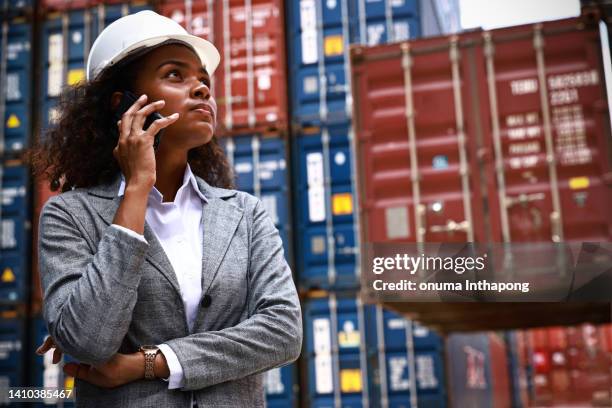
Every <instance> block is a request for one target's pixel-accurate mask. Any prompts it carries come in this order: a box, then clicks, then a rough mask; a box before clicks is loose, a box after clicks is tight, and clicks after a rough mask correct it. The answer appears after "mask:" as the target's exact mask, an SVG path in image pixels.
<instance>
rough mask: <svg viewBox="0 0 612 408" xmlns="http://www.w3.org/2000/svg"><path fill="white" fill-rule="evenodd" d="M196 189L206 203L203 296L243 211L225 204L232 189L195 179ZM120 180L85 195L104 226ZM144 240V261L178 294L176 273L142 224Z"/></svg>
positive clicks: (114, 204)
mask: <svg viewBox="0 0 612 408" xmlns="http://www.w3.org/2000/svg"><path fill="white" fill-rule="evenodd" d="M196 180H197V183H198V188H199V189H200V191H201V192H202V194H204V195H205V196H206V199H207V202H206V203H204V205H203V206H202V223H203V230H204V231H203V249H202V293H203V294H205V293H206V292H207V291H208V289H209V288H210V285H211V284H212V282H213V280H214V279H215V277H216V276H217V272H218V269H219V265H220V264H221V260H222V259H223V256H224V255H225V252H226V251H227V248H228V246H229V244H230V242H231V240H232V237H233V236H234V234H235V232H236V228H237V227H238V224H239V223H240V220H241V219H242V216H243V210H242V209H241V208H238V207H236V206H235V205H233V204H230V203H228V202H227V201H225V200H224V199H225V198H229V197H232V196H234V195H236V191H234V190H226V189H221V188H216V187H212V186H210V185H209V184H208V183H206V182H205V181H204V180H202V179H201V178H200V177H197V176H196ZM120 184H121V177H117V179H116V180H115V181H113V182H112V183H110V184H106V185H101V186H96V187H92V188H90V189H89V194H90V195H91V196H93V197H95V199H94V198H92V201H96V203H95V205H94V206H95V208H96V211H97V212H98V214H99V215H100V216H101V217H102V219H103V220H104V222H105V223H106V224H107V225H111V224H112V222H113V218H114V217H115V213H116V212H117V208H119V204H120V203H121V199H122V198H121V197H118V196H117V193H118V191H119V186H120ZM144 237H145V239H146V240H147V242H148V243H149V249H148V251H147V255H146V260H147V261H148V262H149V263H150V264H151V265H153V266H154V267H155V268H156V269H157V270H159V272H160V273H161V274H162V275H164V276H165V277H166V279H168V281H169V282H170V284H171V285H172V287H173V288H174V289H175V290H176V291H177V293H178V294H179V295H180V293H181V290H180V286H179V284H178V280H177V278H176V274H175V272H174V269H173V268H172V265H171V264H170V261H169V260H168V257H167V256H166V253H165V252H164V250H163V248H162V246H161V244H160V243H159V241H158V240H157V237H156V236H155V234H154V233H153V231H152V230H151V228H150V227H149V225H148V224H147V223H146V222H145V230H144Z"/></svg>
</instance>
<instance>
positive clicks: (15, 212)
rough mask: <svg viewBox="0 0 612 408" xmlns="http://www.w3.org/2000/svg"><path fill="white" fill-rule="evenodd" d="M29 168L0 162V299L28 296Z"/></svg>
mask: <svg viewBox="0 0 612 408" xmlns="http://www.w3.org/2000/svg"><path fill="white" fill-rule="evenodd" d="M28 183H29V172H28V168H27V167H26V166H23V165H21V164H18V163H16V162H0V203H1V204H2V205H1V206H0V302H11V303H25V302H27V300H28V292H27V289H28V280H29V276H28V275H29V273H28V272H29V267H30V265H29V262H30V242H31V238H30V232H31V224H30V209H29V205H30V201H29V200H30V194H29V184H28Z"/></svg>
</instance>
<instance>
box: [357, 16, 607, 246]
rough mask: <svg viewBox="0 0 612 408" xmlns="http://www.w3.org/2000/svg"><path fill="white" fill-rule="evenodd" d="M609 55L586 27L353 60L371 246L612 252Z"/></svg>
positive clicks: (445, 41) (513, 32) (476, 36)
mask: <svg viewBox="0 0 612 408" xmlns="http://www.w3.org/2000/svg"><path fill="white" fill-rule="evenodd" d="M600 53H601V49H600V41H599V32H598V28H597V26H588V25H585V24H584V23H583V22H582V21H580V20H579V19H569V20H560V21H556V22H550V23H544V24H536V25H528V26H519V27H512V28H507V29H500V30H494V31H491V32H482V33H479V32H476V33H468V34H463V35H460V36H459V37H447V38H437V39H431V40H417V41H412V42H410V43H407V42H406V43H401V44H398V45H389V46H380V47H375V48H371V49H364V48H356V49H355V50H354V51H353V54H352V56H353V85H354V96H355V102H356V103H355V106H356V107H357V109H358V110H357V112H356V117H357V126H356V128H357V129H358V134H357V138H356V142H357V150H358V158H357V162H358V168H359V170H360V174H359V180H360V183H361V185H360V206H361V207H362V208H363V217H362V224H361V227H362V229H361V231H362V239H363V242H389V241H395V242H451V241H457V242H465V241H480V242H486V241H492V242H509V241H513V242H517V241H523V242H533V241H544V242H546V241H548V242H559V241H606V242H607V241H610V239H611V238H612V213H610V211H608V208H609V207H610V204H611V203H612V190H611V189H610V174H611V173H610V156H609V152H610V139H609V138H610V125H609V116H608V115H609V113H608V105H607V103H606V97H605V88H604V85H603V84H604V76H603V70H604V68H603V66H602V61H601V56H600ZM607 69H609V67H608V68H607ZM485 209H486V210H485Z"/></svg>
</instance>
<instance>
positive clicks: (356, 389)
mask: <svg viewBox="0 0 612 408" xmlns="http://www.w3.org/2000/svg"><path fill="white" fill-rule="evenodd" d="M303 314H304V336H305V337H304V342H305V352H304V354H303V356H302V358H303V359H304V360H305V364H304V365H305V366H306V373H307V375H306V378H305V379H304V381H305V383H306V386H305V388H304V391H303V392H302V400H303V402H304V403H305V404H306V406H312V407H328V406H354V407H369V406H382V407H394V408H395V407H397V408H399V407H417V406H419V407H420V406H427V407H445V406H446V394H445V391H444V390H445V383H444V365H443V364H444V363H443V354H442V349H441V344H442V342H441V340H440V338H439V337H438V336H437V335H436V334H434V333H432V332H430V331H428V330H426V329H425V328H424V327H420V326H417V325H414V324H412V323H411V322H410V321H407V320H405V319H403V318H401V317H399V316H397V315H394V314H392V313H390V312H384V311H383V310H382V309H380V308H377V307H375V306H364V305H363V304H362V303H361V301H360V300H359V297H358V296H355V295H354V294H353V295H351V294H350V293H343V294H336V293H335V292H330V293H329V294H328V295H327V296H325V297H321V298H308V299H306V300H305V302H304V305H303Z"/></svg>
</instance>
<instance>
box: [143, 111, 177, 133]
mask: <svg viewBox="0 0 612 408" xmlns="http://www.w3.org/2000/svg"><path fill="white" fill-rule="evenodd" d="M178 118H179V114H178V113H177V112H175V113H173V114H172V115H170V116H166V117H165V118H161V119H157V120H155V121H154V122H153V123H151V126H149V128H148V129H147V131H146V133H147V135H148V136H149V137H151V138H152V137H153V136H155V135H156V134H157V132H159V131H160V130H162V129H163V128H165V127H168V126H170V125H171V124H173V123H174V122H176V120H177V119H178Z"/></svg>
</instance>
